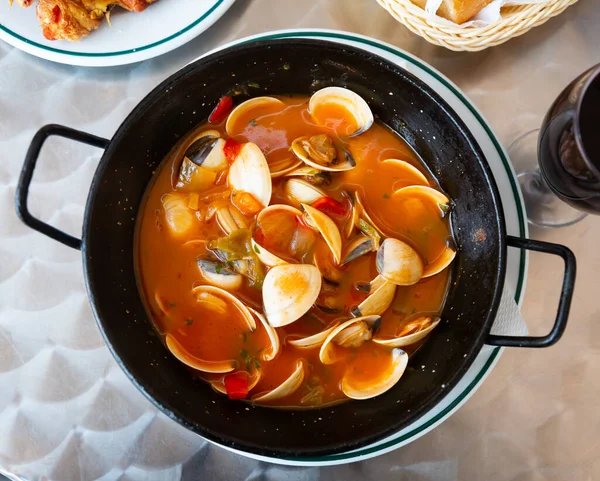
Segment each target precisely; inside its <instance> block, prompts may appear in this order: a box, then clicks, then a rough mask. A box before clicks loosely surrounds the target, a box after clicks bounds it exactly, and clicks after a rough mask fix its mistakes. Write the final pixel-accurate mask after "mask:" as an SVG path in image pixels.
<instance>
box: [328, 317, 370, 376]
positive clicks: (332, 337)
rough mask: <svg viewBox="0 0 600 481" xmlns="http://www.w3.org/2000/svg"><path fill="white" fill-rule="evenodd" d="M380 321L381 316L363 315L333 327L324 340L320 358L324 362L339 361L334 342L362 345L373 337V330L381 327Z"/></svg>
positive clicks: (350, 345) (345, 345)
mask: <svg viewBox="0 0 600 481" xmlns="http://www.w3.org/2000/svg"><path fill="white" fill-rule="evenodd" d="M380 323H381V317H380V316H362V317H356V318H354V319H349V320H347V321H345V322H342V323H341V324H339V325H338V326H336V327H335V328H334V329H332V330H331V331H330V332H329V334H328V335H327V337H326V338H325V340H324V341H323V344H322V345H321V349H320V351H319V359H320V360H321V362H322V363H323V364H333V363H335V362H337V361H338V358H337V356H336V354H335V347H334V346H333V344H337V345H339V346H342V347H360V346H361V345H362V344H364V343H365V342H367V341H368V340H369V339H371V337H372V335H373V332H375V331H377V330H378V329H379V325H380Z"/></svg>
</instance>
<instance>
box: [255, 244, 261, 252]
mask: <svg viewBox="0 0 600 481" xmlns="http://www.w3.org/2000/svg"><path fill="white" fill-rule="evenodd" d="M254 252H256V253H257V254H260V249H259V248H258V245H257V244H254Z"/></svg>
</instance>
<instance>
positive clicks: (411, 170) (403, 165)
mask: <svg viewBox="0 0 600 481" xmlns="http://www.w3.org/2000/svg"><path fill="white" fill-rule="evenodd" d="M381 163H382V164H386V165H393V166H395V167H397V168H398V169H399V170H401V171H403V173H405V174H407V175H409V176H411V177H413V178H414V179H416V180H417V182H419V183H420V184H422V185H427V186H428V185H429V180H427V177H425V175H424V174H423V173H422V172H421V171H420V170H419V169H417V168H416V167H415V166H414V165H412V164H410V163H408V162H406V161H405V160H400V159H384V160H382V161H381Z"/></svg>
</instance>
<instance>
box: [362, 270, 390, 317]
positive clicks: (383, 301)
mask: <svg viewBox="0 0 600 481" xmlns="http://www.w3.org/2000/svg"><path fill="white" fill-rule="evenodd" d="M377 278H381V279H383V277H380V276H378V277H377ZM371 284H372V288H373V289H374V290H373V291H372V292H371V294H370V295H369V297H367V298H366V299H365V300H364V301H362V302H361V303H360V304H359V305H358V306H357V307H355V308H354V309H352V315H353V316H356V317H361V316H371V315H381V314H383V313H384V312H385V311H386V310H387V309H388V307H390V304H391V303H392V301H393V300H394V296H395V295H396V284H393V283H391V282H388V281H386V280H385V279H383V281H382V282H381V284H380V285H377V284H376V283H375V281H373V282H372V283H371Z"/></svg>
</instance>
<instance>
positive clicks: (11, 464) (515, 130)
mask: <svg viewBox="0 0 600 481" xmlns="http://www.w3.org/2000/svg"><path fill="white" fill-rule="evenodd" d="M164 1H175V0H164ZM598 25H600V2H598V1H595V0H581V1H580V2H579V3H577V4H576V5H575V6H573V7H571V8H569V9H568V10H567V11H566V12H565V13H564V14H563V15H561V16H559V17H557V18H555V19H553V20H551V21H549V22H548V23H546V24H545V25H544V26H542V27H539V28H537V29H535V30H533V31H531V32H529V33H528V34H527V35H525V36H523V37H520V38H517V39H514V40H512V41H510V42H509V43H507V44H504V45H502V46H500V47H496V48H494V49H492V50H487V51H484V52H481V53H476V54H461V53H453V52H450V51H447V50H444V49H441V48H437V47H433V46H431V45H429V44H428V43H426V42H425V41H423V40H421V39H420V38H419V37H416V36H414V35H412V34H411V33H410V32H408V31H407V30H406V29H404V28H403V27H402V26H401V25H399V24H397V23H396V22H395V21H394V20H393V19H392V18H391V17H390V16H389V15H388V14H387V13H386V12H385V11H384V10H383V9H381V8H380V7H379V6H378V5H377V3H376V2H375V0H360V1H359V0H353V1H352V2H348V1H345V0H329V1H327V0H321V1H317V0H310V1H309V0H306V1H297V0H252V1H249V0H238V1H237V2H236V4H235V5H234V6H233V7H232V8H231V10H230V11H229V12H228V13H227V14H226V15H225V16H224V17H223V18H222V19H221V20H220V21H219V22H218V23H217V24H215V25H214V26H213V27H212V28H210V29H209V30H208V31H207V32H206V33H205V34H204V35H202V36H200V37H199V38H196V39H195V40H193V41H192V42H190V43H189V44H187V45H185V46H184V47H182V48H180V49H179V50H177V51H175V52H171V53H169V54H166V55H164V56H162V57H159V58H156V59H154V60H151V61H147V62H144V63H142V64H137V65H131V66H125V67H119V68H108V69H86V68H75V67H69V66H64V65H58V64H53V63H50V62H47V61H44V60H40V59H37V58H34V57H31V56H29V55H27V54H24V53H21V52H19V51H18V50H16V49H13V48H12V47H9V46H8V45H6V44H0V201H1V203H2V205H3V208H2V210H1V211H0V472H5V473H7V474H10V475H12V476H15V475H18V476H22V477H24V478H27V479H51V480H57V481H70V480H79V479H81V480H95V479H98V480H100V479H101V480H105V481H108V480H146V479H148V480H176V479H186V480H192V479H193V480H198V479H200V480H217V479H219V480H242V479H247V480H307V481H308V480H315V481H316V480H322V481H324V480H342V479H343V480H345V481H355V480H356V481H358V480H365V479H377V480H382V481H386V480H392V479H393V480H404V479H406V480H409V479H410V480H488V481H504V480H515V481H517V480H518V481H538V480H539V481H541V480H553V481H554V480H556V481H564V480H569V481H584V480H592V479H599V477H600V474H598V473H600V429H599V428H600V416H599V415H598V406H599V404H600V309H598V307H597V305H598V303H597V302H596V301H597V300H596V296H597V295H598V289H597V285H598V279H599V275H600V274H599V273H600V249H598V248H597V239H598V238H600V219H599V218H595V217H588V218H586V219H585V220H584V221H582V222H581V223H579V224H577V225H575V226H573V227H569V228H565V229H560V230H538V229H532V230H531V237H533V238H537V239H544V240H549V241H554V242H559V243H563V244H566V245H568V246H569V247H570V248H571V249H573V251H575V254H576V255H577V257H578V260H579V274H578V280H577V286H576V292H575V297H574V302H573V308H572V313H571V320H570V325H569V327H568V328H567V331H566V334H565V336H564V337H563V339H562V340H561V342H560V343H559V344H557V345H556V346H554V347H552V348H549V349H544V350H525V349H508V350H506V351H505V353H504V355H503V356H502V358H501V360H500V362H499V364H498V365H497V367H496V368H495V369H494V371H493V372H492V374H491V375H490V376H489V377H488V379H487V380H486V382H485V383H484V384H483V386H482V387H481V388H480V389H479V390H478V391H477V392H476V394H475V395H474V396H473V397H472V398H471V399H470V400H469V401H468V402H467V404H466V405H465V406H463V407H462V408H461V409H460V410H459V411H458V412H457V413H456V414H454V415H453V416H452V417H451V418H450V419H448V420H447V421H446V422H445V423H443V424H442V425H441V426H440V427H438V428H437V429H435V430H434V431H432V432H431V433H429V434H427V435H425V436H424V437H422V438H420V439H419V440H417V441H416V442H414V443H412V444H410V445H408V446H406V447H404V448H401V449H398V450H396V451H394V452H391V453H389V454H386V455H384V456H381V457H378V458H375V459H371V460H369V461H364V462H361V463H357V464H352V465H347V466H339V467H332V468H286V467H280V466H275V465H270V464H267V463H261V462H257V461H252V460H248V459H246V458H243V457H241V456H238V455H235V454H231V453H229V452H227V451H225V450H223V449H220V448H218V447H215V446H212V445H209V444H208V443H205V442H203V441H202V440H201V439H200V438H199V437H197V436H195V435H194V434H191V433H189V432H187V431H185V430H184V429H183V428H180V427H179V426H177V425H175V424H174V423H173V422H172V421H170V420H168V419H167V418H166V417H164V416H163V415H161V414H158V413H157V412H156V410H155V409H154V408H153V407H152V406H151V405H150V403H149V402H148V401H146V400H145V398H144V397H143V396H142V395H141V394H139V393H138V392H137V391H135V389H134V388H133V387H132V386H131V385H130V383H129V381H128V380H127V379H126V378H125V376H124V375H123V374H122V373H121V371H120V370H119V368H118V367H117V366H116V364H115V363H114V361H113V359H112V357H111V356H110V354H109V352H108V350H107V348H106V347H105V345H104V343H103V341H102V338H101V336H100V334H99V333H98V331H97V329H96V325H95V322H94V320H93V318H92V314H91V312H90V309H89V307H88V303H87V299H86V296H85V292H84V287H83V275H82V269H81V258H80V254H79V253H78V252H75V251H72V250H70V249H68V248H66V247H63V246H61V245H59V244H57V243H55V242H53V241H51V240H49V239H47V238H45V237H44V236H42V235H40V234H37V233H34V232H33V231H30V230H29V229H27V228H26V227H25V226H23V225H22V224H20V222H19V221H18V220H17V218H16V216H15V214H14V209H13V196H14V192H15V185H16V181H17V177H18V173H19V170H20V167H21V163H22V160H23V156H24V154H25V150H26V148H27V145H28V143H29V140H30V139H31V137H32V135H33V133H34V132H35V130H37V129H38V128H39V127H40V126H42V125H44V124H46V123H50V122H56V123H63V124H66V125H71V126H74V127H77V128H80V129H82V130H87V131H89V132H92V133H95V134H98V135H101V136H105V137H110V136H111V135H112V134H113V132H114V131H115V130H116V128H117V127H118V125H119V124H120V122H121V121H122V119H123V118H124V117H125V116H126V114H127V113H128V112H129V111H130V110H131V109H132V108H133V107H134V106H135V105H136V103H137V102H138V101H139V100H140V99H141V98H142V97H143V96H144V95H145V94H146V93H147V92H148V91H149V90H150V89H151V88H152V87H154V86H155V85H156V84H157V83H158V82H159V81H161V80H163V79H164V78H166V77H168V76H169V75H170V74H172V73H173V72H175V71H176V70H177V69H179V68H180V67H181V66H182V65H184V64H185V63H187V62H189V61H191V60H193V59H194V58H195V57H197V56H198V55H200V54H202V53H203V52H206V51H207V50H210V49H212V48H214V47H216V46H218V45H220V44H222V43H225V42H228V41H231V40H234V39H236V38H240V37H243V36H246V35H250V34H254V33H259V32H263V31H266V30H274V29H282V28H292V27H320V28H334V29H340V30H348V31H351V32H356V33H360V34H365V35H370V36H373V37H376V38H378V39H381V40H384V41H387V42H390V43H392V44H394V45H396V46H398V47H401V48H403V49H405V50H407V51H409V52H411V53H413V54H415V55H417V56H419V57H421V58H422V59H424V60H425V61H427V62H429V63H431V64H432V65H433V66H434V67H436V68H438V69H439V70H441V71H442V72H443V73H444V74H445V75H447V76H448V77H450V79H452V80H453V81H454V82H455V83H456V84H458V86H459V87H460V88H462V89H463V90H464V91H465V92H466V93H467V95H469V96H470V98H471V99H472V100H473V101H474V103H475V104H476V105H477V106H478V107H479V108H480V109H481V110H482V112H483V113H484V115H485V116H486V117H487V119H488V120H489V122H490V123H491V125H492V127H493V128H494V129H495V131H496V132H497V133H498V135H499V137H500V139H501V141H502V142H503V143H504V145H509V144H510V142H511V141H512V140H513V139H514V138H515V137H517V136H518V135H519V134H521V133H523V132H525V131H527V130H530V129H532V128H536V127H538V126H539V124H540V122H541V120H542V117H543V115H544V114H545V111H546V109H547V108H548V106H549V104H550V103H551V102H552V100H553V99H554V98H555V97H556V95H557V94H558V93H559V92H560V90H562V88H563V87H564V86H565V85H566V84H567V83H568V82H569V81H570V80H572V78H574V77H575V76H576V75H577V74H579V73H580V72H582V71H583V70H585V69H586V68H588V67H589V66H591V65H593V64H595V63H598V62H600V48H599V46H600V29H599V28H598ZM99 154H100V153H99V151H96V150H93V149H91V148H87V147H81V146H78V145H76V144H72V143H63V142H60V141H58V140H51V141H50V142H48V144H47V148H46V150H45V152H44V155H43V157H42V159H41V162H40V167H39V168H38V171H37V172H36V176H35V179H34V185H33V187H32V197H33V199H32V201H31V205H32V209H33V211H34V212H35V213H36V214H38V215H39V216H41V218H43V219H44V220H49V221H51V222H52V223H53V224H55V225H57V226H58V227H60V228H63V229H66V230H68V231H69V232H72V233H73V234H79V233H80V226H81V219H82V214H83V205H84V202H85V193H86V192H87V185H88V184H89V181H90V179H91V177H92V175H93V172H94V169H95V167H96V165H97V162H98V160H99ZM561 269H562V266H561V265H560V262H558V261H554V260H552V259H550V260H548V258H547V257H546V256H541V255H536V254H533V255H531V262H530V269H529V279H528V286H527V293H526V296H525V303H524V306H523V314H524V316H525V318H526V319H527V320H528V325H529V328H530V331H532V332H533V333H534V334H535V333H541V332H542V331H544V330H547V329H548V327H549V322H551V318H552V317H553V315H554V311H555V308H556V304H557V294H558V281H557V280H556V278H557V277H559V276H560V275H561V273H562V271H561Z"/></svg>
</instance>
